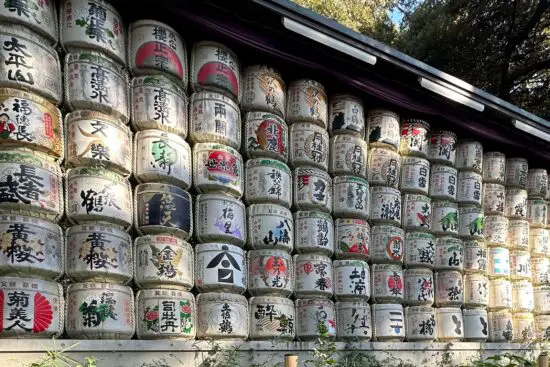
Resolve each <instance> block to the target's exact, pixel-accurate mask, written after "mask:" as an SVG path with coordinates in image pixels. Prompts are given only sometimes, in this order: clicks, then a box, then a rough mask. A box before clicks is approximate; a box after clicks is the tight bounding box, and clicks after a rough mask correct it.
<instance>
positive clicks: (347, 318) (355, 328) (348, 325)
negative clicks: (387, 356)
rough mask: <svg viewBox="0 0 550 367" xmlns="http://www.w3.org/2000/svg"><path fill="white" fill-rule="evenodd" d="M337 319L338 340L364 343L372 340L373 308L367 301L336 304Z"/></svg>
mask: <svg viewBox="0 0 550 367" xmlns="http://www.w3.org/2000/svg"><path fill="white" fill-rule="evenodd" d="M336 318H337V319H338V323H337V326H338V330H337V335H338V338H340V339H344V340H346V339H350V340H353V341H359V340H360V341H363V342H366V341H369V340H370V339H371V338H372V321H371V307H370V305H369V304H368V303H367V302H366V301H346V302H336Z"/></svg>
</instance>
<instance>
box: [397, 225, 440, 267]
mask: <svg viewBox="0 0 550 367" xmlns="http://www.w3.org/2000/svg"><path fill="white" fill-rule="evenodd" d="M435 243H436V241H435V237H434V236H433V235H431V234H429V233H423V232H407V234H405V241H404V244H405V246H404V247H405V256H404V262H405V267H407V268H417V267H420V268H428V269H433V267H434V262H435Z"/></svg>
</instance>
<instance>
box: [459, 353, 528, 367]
mask: <svg viewBox="0 0 550 367" xmlns="http://www.w3.org/2000/svg"><path fill="white" fill-rule="evenodd" d="M535 366H536V363H535V362H534V361H531V360H529V359H527V358H525V357H522V356H519V355H514V354H511V353H504V354H499V355H495V356H492V357H488V358H485V359H483V360H477V361H472V362H471V364H468V365H467V366H463V367H535Z"/></svg>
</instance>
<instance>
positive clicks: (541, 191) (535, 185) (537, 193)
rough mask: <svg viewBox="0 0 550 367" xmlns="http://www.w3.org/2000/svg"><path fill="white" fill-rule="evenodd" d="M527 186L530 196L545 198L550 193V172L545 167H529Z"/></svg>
mask: <svg viewBox="0 0 550 367" xmlns="http://www.w3.org/2000/svg"><path fill="white" fill-rule="evenodd" d="M525 186H526V189H527V194H528V195H529V198H541V199H543V198H545V197H546V194H547V193H548V172H547V171H546V170H545V169H543V168H531V169H529V170H528V171H527V182H526V185H525Z"/></svg>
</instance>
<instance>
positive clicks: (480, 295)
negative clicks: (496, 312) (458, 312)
mask: <svg viewBox="0 0 550 367" xmlns="http://www.w3.org/2000/svg"><path fill="white" fill-rule="evenodd" d="M488 305H489V278H487V277H486V276H484V275H479V274H466V275H464V307H466V308H473V307H487V306H488Z"/></svg>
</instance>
